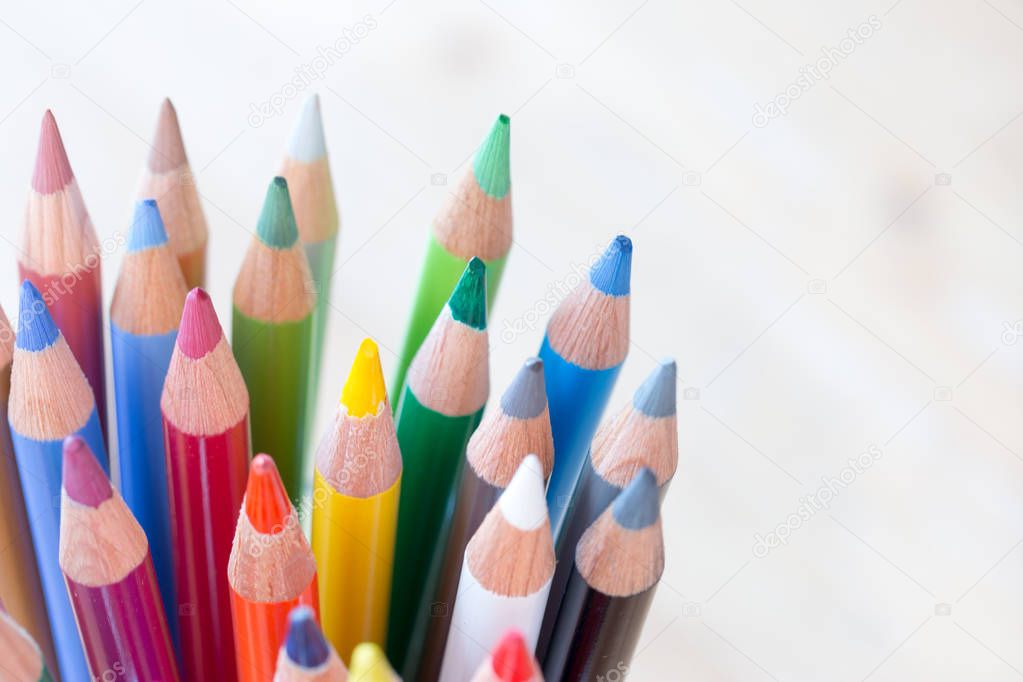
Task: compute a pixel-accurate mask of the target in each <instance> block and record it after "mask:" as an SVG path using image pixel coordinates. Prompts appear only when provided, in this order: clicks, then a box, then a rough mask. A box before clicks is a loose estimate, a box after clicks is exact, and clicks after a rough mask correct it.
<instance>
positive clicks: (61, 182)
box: [32, 109, 74, 194]
mask: <svg viewBox="0 0 1023 682" xmlns="http://www.w3.org/2000/svg"><path fill="white" fill-rule="evenodd" d="M72 179H74V173H72V172H71V162H70V161H68V158H67V151H66V150H65V149H64V140H63V139H61V136H60V130H59V129H58V128H57V119H55V118H54V117H53V112H52V111H50V110H49V109H47V110H46V113H45V114H43V123H42V126H41V128H40V131H39V147H38V148H37V150H36V166H35V171H34V172H33V173H32V189H34V190H35V191H36V192H39V193H40V194H53V193H54V192H58V191H60V190H62V189H63V188H65V187H67V185H68V184H69V183H70V182H71V180H72Z"/></svg>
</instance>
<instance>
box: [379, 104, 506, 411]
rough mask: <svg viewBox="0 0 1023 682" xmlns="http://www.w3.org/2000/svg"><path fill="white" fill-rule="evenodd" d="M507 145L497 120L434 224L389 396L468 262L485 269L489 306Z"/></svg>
mask: <svg viewBox="0 0 1023 682" xmlns="http://www.w3.org/2000/svg"><path fill="white" fill-rule="evenodd" d="M509 139H510V119H509V118H508V117H507V116H505V115H504V114H501V115H500V116H498V117H497V121H495V122H494V126H493V127H492V128H491V129H490V133H489V134H488V135H487V138H486V139H485V140H483V144H482V145H480V147H479V149H478V150H477V152H476V158H475V160H474V161H473V164H472V171H471V172H468V173H466V174H465V176H464V177H463V178H462V181H461V182H460V183H459V185H458V187H456V188H455V190H454V192H452V193H451V195H450V196H449V198H448V201H447V202H446V203H445V204H444V206H443V208H442V209H441V211H440V213H439V214H438V215H437V217H436V218H434V221H433V225H432V229H431V230H430V238H429V241H428V243H427V245H426V257H425V259H424V262H423V271H422V275H421V277H420V280H419V291H418V292H417V293H416V299H415V303H414V304H413V305H412V315H411V317H410V319H409V325H408V331H407V332H406V335H405V343H404V345H403V346H402V349H401V354H400V355H399V356H398V371H397V374H396V375H395V379H394V383H393V384H392V386H391V389H392V390H391V395H401V389H402V388H403V387H404V383H405V373H406V372H407V371H408V367H409V365H410V364H411V363H412V358H413V357H415V354H416V351H418V350H419V346H420V345H421V344H422V343H423V339H425V338H426V334H427V332H429V331H430V327H431V326H432V325H433V321H434V320H435V319H437V314H438V313H440V311H441V308H443V307H444V302H445V301H446V300H447V297H448V294H449V293H450V291H451V289H452V287H454V286H455V282H457V281H458V278H459V276H460V275H461V274H462V270H463V268H465V263H466V262H467V261H468V260H469V259H470V258H473V257H478V258H482V259H483V262H485V263H486V264H487V279H488V282H487V284H488V286H487V306H488V307H492V306H493V305H494V296H495V295H496V294H497V286H498V284H499V283H500V281H501V272H502V271H503V270H504V263H505V260H506V258H507V256H508V251H509V250H510V249H511V245H512V209H511V168H510V165H509Z"/></svg>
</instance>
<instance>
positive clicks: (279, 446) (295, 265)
mask: <svg viewBox="0 0 1023 682" xmlns="http://www.w3.org/2000/svg"><path fill="white" fill-rule="evenodd" d="M311 281H312V276H311V274H310V272H309V263H308V262H307V261H306V257H305V253H304V252H303V250H302V246H301V245H300V244H299V241H298V229H297V227H296V226H295V214H294V212H293V211H292V208H291V198H290V197H289V195H288V183H287V182H286V181H285V180H284V178H281V177H277V178H274V179H273V182H271V183H270V188H269V189H268V190H267V193H266V201H265V202H264V203H263V211H262V213H260V215H259V224H258V225H257V226H256V236H255V238H253V240H252V243H251V244H250V245H249V250H248V252H247V253H246V254H245V260H244V261H243V262H242V269H241V272H239V273H238V279H237V280H236V281H235V283H234V315H233V322H234V324H233V327H232V334H231V347H232V349H233V350H234V356H235V359H236V360H237V361H238V367H239V368H240V369H241V371H242V376H244V377H245V385H246V386H247V387H248V389H249V396H250V399H251V408H250V409H251V423H252V450H253V452H260V453H266V454H269V455H270V456H272V457H273V458H274V462H275V463H276V464H277V468H278V469H279V470H280V472H281V478H282V479H283V480H284V486H285V487H286V488H287V490H288V494H289V495H290V496H291V499H292V503H293V504H295V505H296V506H297V505H298V504H299V503H300V502H301V498H302V494H303V491H304V489H305V486H306V485H307V481H306V480H305V479H306V478H307V477H306V476H305V474H306V466H305V432H306V429H305V422H306V407H307V400H308V393H309V391H308V381H309V368H310V363H311V357H310V356H311V354H312V339H313V309H314V307H315V306H316V294H315V291H314V289H313V287H312V286H311V284H310V283H311Z"/></svg>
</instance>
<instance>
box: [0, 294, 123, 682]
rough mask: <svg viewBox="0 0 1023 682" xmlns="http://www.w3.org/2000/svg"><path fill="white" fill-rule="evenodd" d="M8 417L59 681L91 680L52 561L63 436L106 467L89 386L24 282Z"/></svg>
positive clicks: (38, 298) (56, 537)
mask: <svg viewBox="0 0 1023 682" xmlns="http://www.w3.org/2000/svg"><path fill="white" fill-rule="evenodd" d="M8 418H9V420H10V425H11V440H12V441H13V443H14V455H15V458H16V459H17V461H18V474H19V476H20V478H21V487H22V490H23V492H24V494H25V509H26V511H27V512H28V517H29V519H30V524H29V525H30V526H31V530H32V540H33V542H34V543H35V549H36V564H37V565H38V568H39V576H40V578H41V579H42V583H43V595H44V598H45V600H46V612H47V614H48V615H49V617H50V628H51V630H52V632H53V644H54V646H55V648H56V649H57V660H58V665H59V667H60V677H61V679H62V680H63V681H64V682H89V680H91V679H92V678H91V676H90V675H89V670H88V668H87V666H86V664H85V656H84V654H83V652H82V643H81V640H80V639H79V637H78V628H77V626H76V625H75V617H74V613H73V612H72V610H71V602H70V600H69V599H68V594H67V588H66V587H65V586H64V575H63V574H62V573H61V570H60V565H59V564H58V560H57V552H58V546H59V542H60V494H61V468H62V464H63V452H62V443H63V441H64V438H65V437H67V436H70V435H72V434H78V435H80V436H82V437H83V438H84V439H85V440H86V442H88V444H89V447H90V448H92V451H93V452H94V453H96V457H97V459H99V461H100V464H101V465H103V469H104V471H108V470H109V468H108V466H107V455H106V450H105V449H104V447H103V433H102V431H101V430H100V425H99V416H98V414H97V412H96V403H95V400H94V399H93V395H92V389H91V388H90V387H89V382H88V381H87V380H86V378H85V374H83V373H82V369H81V367H79V366H78V363H76V362H75V358H74V355H72V353H71V349H70V347H68V345H67V342H66V341H65V340H64V336H63V335H62V334H61V333H60V331H58V329H57V326H56V324H54V322H53V318H52V317H50V312H49V310H48V309H47V307H46V303H45V302H44V301H43V298H42V296H40V294H39V290H38V289H36V288H35V287H34V286H32V284H31V283H30V282H28V281H25V282H22V285H21V309H20V311H19V313H18V333H17V336H16V338H15V342H14V360H13V365H12V368H11V397H10V404H9V412H8Z"/></svg>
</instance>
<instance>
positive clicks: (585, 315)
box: [539, 235, 632, 536]
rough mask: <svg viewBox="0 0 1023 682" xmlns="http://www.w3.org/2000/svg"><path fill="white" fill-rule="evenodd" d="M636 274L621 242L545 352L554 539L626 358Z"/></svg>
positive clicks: (553, 326)
mask: <svg viewBox="0 0 1023 682" xmlns="http://www.w3.org/2000/svg"><path fill="white" fill-rule="evenodd" d="M631 270H632V242H631V241H630V240H629V238H628V237H625V236H621V235H619V236H618V237H615V238H614V239H613V240H612V241H611V244H610V245H609V246H608V247H607V250H605V251H604V253H603V255H602V256H601V257H600V258H599V259H598V260H597V261H596V262H595V263H594V264H593V267H592V268H591V269H590V273H589V278H588V279H585V280H583V281H582V282H580V283H579V285H578V286H577V287H576V288H575V289H573V290H572V292H571V293H569V294H568V297H567V298H566V299H565V300H564V301H562V302H561V305H559V306H558V308H557V310H555V311H554V315H553V316H552V317H551V320H550V322H549V323H548V324H547V333H546V335H545V336H544V339H543V344H542V345H541V347H540V353H539V355H540V357H541V358H543V362H544V372H545V374H546V380H547V400H548V401H549V404H550V410H551V429H552V430H553V432H554V471H553V472H552V473H551V480H550V484H549V485H548V487H547V505H548V506H549V507H550V509H551V528H553V529H554V535H555V536H557V535H558V534H559V533H560V532H561V524H562V522H563V521H564V518H565V513H566V512H567V511H568V503H569V499H570V497H571V495H572V490H573V488H574V487H575V481H576V479H577V478H578V477H579V471H580V469H581V468H582V463H583V458H584V457H585V456H586V449H587V447H589V444H590V439H591V438H592V437H593V433H594V431H596V429H597V424H598V423H599V422H600V415H601V413H603V411H604V407H605V406H606V405H607V401H608V398H610V397H611V390H612V389H613V388H614V384H615V381H616V380H617V379H618V372H619V370H621V367H622V362H623V361H624V360H625V355H626V354H627V353H628V350H629V279H630V275H631Z"/></svg>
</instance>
